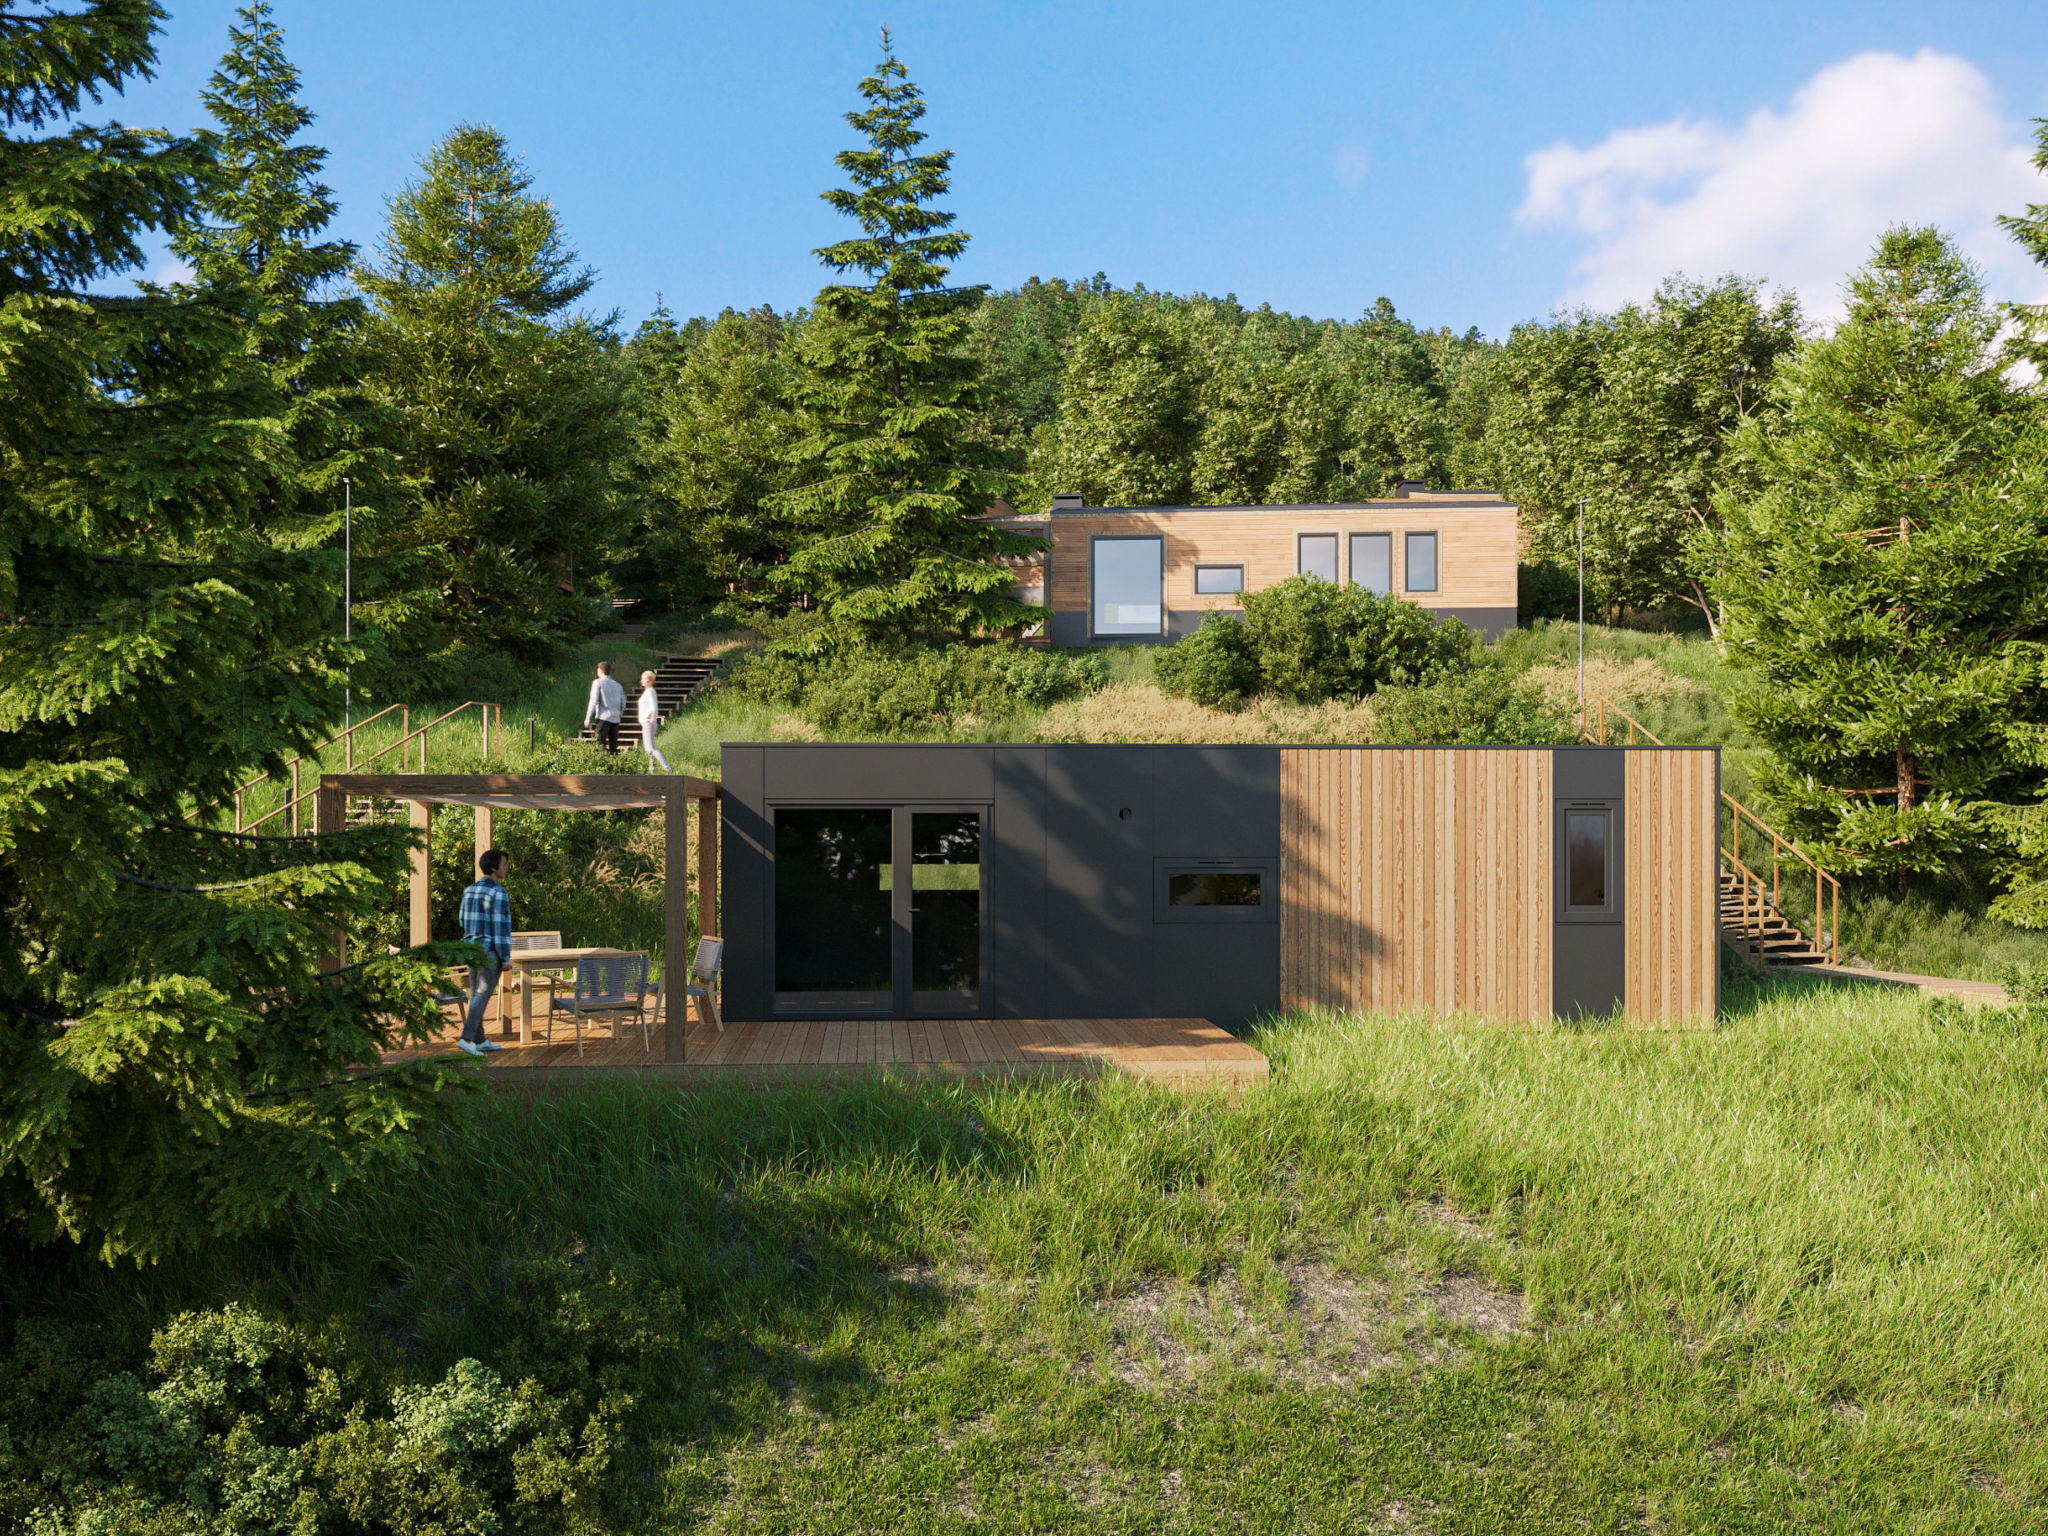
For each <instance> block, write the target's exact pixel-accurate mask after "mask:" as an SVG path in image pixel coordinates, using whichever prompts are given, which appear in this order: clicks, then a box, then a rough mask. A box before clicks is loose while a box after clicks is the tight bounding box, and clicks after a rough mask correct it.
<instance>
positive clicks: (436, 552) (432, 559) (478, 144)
mask: <svg viewBox="0 0 2048 1536" xmlns="http://www.w3.org/2000/svg"><path fill="white" fill-rule="evenodd" d="M422 170H423V173H424V174H423V175H422V176H421V178H420V179H419V180H418V181H417V182H415V183H413V184H412V185H410V186H408V187H407V188H406V189H405V190H404V191H402V192H400V193H399V194H398V195H397V196H396V197H394V198H393V199H392V200H391V204H390V223H389V229H388V232H387V234H386V237H385V242H384V262H383V264H382V265H381V266H380V267H376V268H368V269H364V270H363V271H362V272H361V273H360V274H359V275H360V280H361V282H362V284H363V287H364V288H365V289H366V290H367V291H368V292H369V294H370V296H371V298H372V299H373V300H374V302H375V306H376V312H375V324H374V326H373V340H374V343H375V346H376V351H377V362H376V372H375V375H374V387H375V390H376V392H377V394H378V395H379V397H380V398H382V399H383V400H385V401H386V402H388V403H389V404H391V405H392V406H394V407H396V408H397V409H399V410H401V411H402V412H404V414H405V417H406V421H407V424H408V434H409V440H410V445H411V447H410V453H409V457H408V469H409V470H410V472H411V473H410V480H411V486H412V492H413V498H414V499H413V502H412V505H411V508H410V510H409V511H408V512H407V513H406V514H405V515H404V516H403V517H402V519H401V520H399V522H398V524H397V525H396V526H395V527H393V528H392V529H391V530H390V532H389V533H388V534H387V536H386V539H387V542H386V544H385V545H384V546H382V547H384V548H387V549H389V548H394V547H396V548H417V549H420V550H422V551H423V552H424V553H425V554H426V557H427V559H428V562H429V564H430V566H431V568H432V570H433V573H434V584H435V587H436V589H437V590H439V591H441V592H443V593H445V594H446V598H445V602H444V603H443V605H442V618H443V622H444V624H445V626H446V628H447V630H448V631H449V633H450V634H451V635H452V636H453V638H454V639H455V640H456V641H457V642H459V643H463V644H467V645H471V646H476V647H481V648H483V649H487V650H491V651H495V652H499V653H501V654H505V655H509V656H513V657H515V658H519V659H523V660H529V661H539V660H544V659H546V658H547V657H548V656H549V654H550V653H551V652H553V651H554V650H555V648H556V647H558V646H559V645H560V644H561V643H562V642H564V641H567V640H570V639H573V638H578V637H580V636H581V635H582V634H584V633H586V632H587V631H588V627H589V624H590V621H591V619H592V617H593V616H594V614H595V610H594V608H593V606H592V603H591V602H590V600H589V599H588V598H587V597H586V598H579V597H578V596H577V595H576V594H575V591H574V588H575V584H576V581H577V578H578V574H579V572H580V573H582V574H583V575H585V576H587V575H589V574H590V572H591V571H592V570H593V568H596V567H602V565H603V564H604V563H605V562H606V561H607V560H608V559H610V558H611V556H612V554H613V553H614V551H615V549H616V547H617V546H618V545H619V544H620V543H621V542H622V540H623V536H624V534H625V532H626V530H625V527H624V522H625V500H624V496H623V494H622V493H623V489H624V485H623V472H624V469H625V467H626V466H627V464H628V463H629V462H630V455H631V449H632V443H631V436H630V428H631V419H630V412H629V409H628V396H627V388H628V373H627V369H626V366H625V363H624V360H623V359H622V358H621V357H619V356H618V355H617V354H618V348H617V346H616V343H615V339H614V337H613V334H612V324H613V322H612V319H611V318H609V317H607V318H603V319H592V318H590V317H587V316H582V315H576V316H569V315H566V313H565V312H566V311H567V310H568V309H569V308H570V306H571V305H573V304H575V303H576V301H577V300H578V299H580V298H582V297H583V296H584V295H585V294H586V293H588V292H589V291H590V287H591V285H592V283H594V282H595V281H596V275H595V274H594V273H593V272H592V271H591V270H590V269H589V268H587V267H585V266H582V265H581V264H580V262H579V261H578V259H577V256H576V253H575V252H574V251H573V250H571V249H570V248H569V245H568V243H567V241H566V239H565V238H564V236H563V233H562V228H561V223H560V220H559V219H558V218H557V217H556V214H555V210H554V208H553V207H552V206H550V205H549V204H548V202H547V201H546V200H545V199H543V198H540V197H536V196H534V195H533V194H532V191H531V189H532V186H533V178H532V177H531V176H530V175H528V174H527V172H526V169H525V167H524V166H523V165H522V164H521V163H520V161H519V160H518V158H517V157H516V156H514V155H513V154H512V152H511V150H510V148H509V147H508V146H507V144H506V142H505V137H504V135H503V134H501V133H499V132H498V131H497V130H496V129H495V128H484V127H477V126H475V125H464V126H461V127H458V128H457V129H455V131H454V132H452V133H450V134H449V135H448V137H447V138H446V139H444V140H442V142H441V143H440V144H439V145H437V146H436V147H435V148H434V149H433V150H432V151H431V152H430V153H429V154H428V155H427V157H426V159H425V161H424V162H423V164H422Z"/></svg>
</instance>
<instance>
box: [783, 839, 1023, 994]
mask: <svg viewBox="0 0 2048 1536" xmlns="http://www.w3.org/2000/svg"><path fill="white" fill-rule="evenodd" d="M774 816H775V910H774V934H775V941H774V952H775V1010H776V1012H778V1013H873V1014H894V1015H897V1016H905V1017H914V1016H918V1015H928V1016H945V1015H954V1016H965V1017H972V1016H974V1015H977V1014H980V1013H982V1012H984V1011H985V1010H984V1007H983V1004H984V999H985V987H986V976H987V969H988V931H989V930H988V924H987V921H986V895H985V892H986V889H987V885H986V881H985V880H984V878H983V866H982V851H983V848H984V846H985V842H986V830H987V811H986V808H984V807H978V806H976V807H959V806H948V807H938V806H921V805H919V806H910V805H897V806H848V807H810V806H778V807H776V809H775V812H774Z"/></svg>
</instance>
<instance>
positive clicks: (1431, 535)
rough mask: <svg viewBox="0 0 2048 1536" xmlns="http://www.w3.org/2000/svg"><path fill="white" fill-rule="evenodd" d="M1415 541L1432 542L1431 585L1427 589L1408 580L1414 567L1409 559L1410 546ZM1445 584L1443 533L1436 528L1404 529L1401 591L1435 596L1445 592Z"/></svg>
mask: <svg viewBox="0 0 2048 1536" xmlns="http://www.w3.org/2000/svg"><path fill="white" fill-rule="evenodd" d="M1415 539H1428V540H1429V542H1430V573H1429V576H1430V584H1429V585H1428V586H1426V587H1418V586H1416V585H1415V584H1414V582H1412V581H1410V580H1409V579H1408V577H1409V572H1410V571H1411V570H1412V569H1413V565H1412V563H1411V562H1410V561H1409V559H1408V546H1409V544H1410V542H1411V541H1412V540H1415ZM1443 584H1444V541H1443V534H1442V532H1441V531H1440V530H1438V529H1435V528H1403V529H1402V530H1401V590H1402V591H1403V592H1404V593H1407V592H1422V593H1427V594H1429V595H1430V596H1435V595H1436V594H1437V593H1438V592H1440V591H1442V590H1443Z"/></svg>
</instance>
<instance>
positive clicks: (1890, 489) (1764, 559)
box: [1713, 229, 2048, 875]
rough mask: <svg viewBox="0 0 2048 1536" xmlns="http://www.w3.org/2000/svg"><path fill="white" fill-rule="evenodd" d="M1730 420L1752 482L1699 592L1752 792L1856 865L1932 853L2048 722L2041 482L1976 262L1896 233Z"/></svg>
mask: <svg viewBox="0 0 2048 1536" xmlns="http://www.w3.org/2000/svg"><path fill="white" fill-rule="evenodd" d="M1848 301H1849V302H1848V314H1847V317H1846V318H1845V319H1844V320H1843V322H1842V324H1841V326H1840V327H1839V328H1838V329H1837V330H1836V331H1835V333H1834V334H1833V335H1832V336H1829V337H1825V338H1820V339H1815V340H1812V341H1809V342H1808V343H1806V345H1805V346H1803V347H1802V348H1801V349H1800V351H1799V352H1798V354H1797V355H1796V356H1795V357H1794V358H1793V359H1792V360H1791V361H1790V362H1788V363H1787V364H1785V365H1784V367H1783V369H1782V371H1781V372H1780V374H1779V377H1778V380H1777V384H1776V386H1775V391H1776V394H1777V400H1778V404H1779V405H1780V406H1781V407H1782V409H1783V412H1784V420H1783V425H1782V427H1781V428H1778V429H1775V430H1773V429H1770V428H1769V426H1768V425H1767V424H1768V423H1769V420H1770V418H1768V417H1758V418H1753V419H1752V420H1750V421H1748V422H1746V423H1745V424H1744V425H1743V427H1742V428H1741V429H1740V430H1739V432H1738V434H1737V443H1736V447H1737V451H1738V452H1740V453H1743V454H1744V455H1746V456H1747V457H1749V458H1750V459H1751V460H1752V461H1753V462H1754V464H1755V465H1756V466H1757V468H1758V470H1759V472H1760V473H1761V475H1762V478H1763V489H1762V490H1761V491H1760V492H1759V493H1757V494H1755V495H1752V496H1729V497H1724V498H1723V504H1722V510H1723V514H1724V516H1725V519H1726V528H1725V532H1724V533H1723V535H1722V536H1721V538H1720V539H1719V541H1718V543H1717V546H1716V548H1715V551H1714V553H1715V556H1716V559H1717V565H1718V575H1717V578H1716V580H1715V584H1714V588H1713V595H1714V596H1715V597H1717V598H1718V599H1720V600H1721V601H1722V602H1723V603H1724V604H1725V606H1726V617H1725V620H1724V624H1723V631H1722V633H1723V639H1724V642H1725V644H1726V647H1727V654H1728V657H1729V659H1730V660H1731V661H1732V662H1734V663H1735V664H1736V665H1737V666H1739V667H1741V668H1742V669H1744V671H1746V672H1747V673H1748V674H1749V676H1750V682H1749V685H1748V686H1747V687H1745V688H1744V689H1743V690H1742V691H1741V692H1739V693H1738V694H1737V695H1736V696H1735V697H1734V698H1733V699H1732V700H1731V707H1732V709H1733V710H1734V712H1735V714H1736V715H1737V717H1738V718H1739V719H1741V720H1742V722H1743V723H1744V724H1745V725H1746V726H1748V727H1749V729H1750V730H1751V731H1752V732H1753V733H1754V734H1755V735H1756V736H1757V737H1758V738H1759V739H1760V740H1761V741H1763V742H1764V743H1765V744H1766V745H1767V746H1768V747H1769V748H1770V750H1771V754H1772V756H1771V760H1770V762H1769V763H1768V764H1767V765H1766V768H1765V770H1764V772H1763V773H1762V774H1761V775H1760V777H1761V780H1762V783H1763V787H1764V789H1765V790H1766V792H1767V793H1768V794H1769V795H1770V796H1771V798H1772V799H1773V800H1774V801H1775V802H1776V803H1777V805H1778V806H1779V807H1780V808H1781V810H1782V812H1783V813H1784V814H1785V816H1786V817H1787V819H1788V820H1789V821H1790V822H1791V824H1792V830H1793V831H1794V832H1795V833H1797V834H1799V835H1801V836H1803V837H1805V838H1807V839H1809V840H1810V843H1811V845H1812V847H1813V851H1814V852H1815V854H1816V856H1817V857H1820V858H1822V859H1823V861H1824V862H1827V863H1829V864H1830V865H1832V866H1833V867H1834V868H1836V869H1838V870H1840V871H1843V872H1848V873H1871V874H1896V875H1903V874H1906V873H1909V872H1914V871H1926V870H1932V869H1935V868H1938V867H1940V866H1941V865H1943V864H1944V863H1945V862H1947V861H1948V860H1950V859H1951V858H1953V857H1955V856H1957V855H1958V854H1959V853H1961V852H1962V851H1964V850H1965V849H1967V848H1971V847H1974V846H1976V845H1977V844H1978V843H1979V842H1980V841H1981V830H1982V817H1981V814H1980V811H1979V802H1981V801H1983V800H1986V799H2009V798H2012V797H2013V796H2014V795H2015V793H2016V792H2017V788H2018V785H2017V783H2016V779H2015V775H2016V774H2017V773H2018V771H2019V770H2020V769H2021V767H2022V766H2023V764H2022V761H2021V758H2020V756H2019V755H2017V754H2016V752H2015V750H2014V740H2015V733H2016V732H2017V733H2020V734H2024V733H2025V732H2026V731H2027V729H2028V728H2029V726H2030V725H2037V724H2038V723H2040V722H2042V721H2043V720H2044V719H2048V693H2044V689H2043V685H2042V657H2043V647H2044V645H2048V494H2044V493H2048V482H2044V480H2043V462H2042V454H2041V451H2040V446H2039V440H2038V435H2037V434H2035V433H2033V432H2032V430H2031V429H2030V426H2029V420H2028V413H2026V412H2023V411H2016V410H2014V409H2013V407H2014V405H2015V403H2016V402H2015V396H2014V394H2013V391H2012V388H2011V386H2010V385H2009V384H2008V383H2007V382H2006V380H2005V379H2004V377H2003V376H2002V374H2001V372H2000V370H1999V368H1998V366H1997V359H1996V355H1995V348H1994V338H1995V336H1996V334H1997V329H1998V322H1997V319H1996V317H1995V316H1994V315H1993V313H1992V312H1991V310H1990V308H1989V306H1988V305H1987V304H1986V303H1985V300H1984V295H1983V288H1982V285H1981V283H1980V282H1979V280H1978V277H1977V275H1976V273H1975V272H1974V271H1973V270H1972V269H1971V267H1970V266H1969V264H1968V262H1967V261H1965V260H1964V259H1963V257H1962V256H1961V255H1959V254H1958V253H1957V251H1956V250H1955V248H1954V247H1953V246H1952V245H1951V244H1950V243H1949V242H1948V241H1947V240H1946V239H1944V238H1943V237H1942V236H1941V235H1940V234H1939V233H1938V232H1937V231H1934V230H1932V229H1895V230H1893V231H1891V232H1890V233H1888V234H1887V235H1886V236H1885V237H1884V239H1883V241H1882V242H1881V243H1880V244H1879V246H1878V248H1877V251H1876V254H1875V255H1874V256H1873V257H1872V259H1871V261H1870V263H1869V264H1868V265H1867V266H1866V267H1865V268H1864V269H1863V270H1862V271H1861V272H1859V273H1857V274H1856V276H1855V277H1854V278H1852V279H1851V280H1850V283H1849V289H1848Z"/></svg>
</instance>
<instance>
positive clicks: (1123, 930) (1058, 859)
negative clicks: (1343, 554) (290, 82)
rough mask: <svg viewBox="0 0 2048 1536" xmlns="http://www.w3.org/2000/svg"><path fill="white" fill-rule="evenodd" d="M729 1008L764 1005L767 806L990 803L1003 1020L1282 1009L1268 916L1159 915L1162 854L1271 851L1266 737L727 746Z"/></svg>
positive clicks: (1212, 858)
mask: <svg viewBox="0 0 2048 1536" xmlns="http://www.w3.org/2000/svg"><path fill="white" fill-rule="evenodd" d="M723 755H724V770H723V771H724V775H725V795H724V810H723V816H724V821H725V827H726V842H725V889H726V897H725V899H726V917H725V921H726V926H727V928H728V930H729V932H728V934H727V938H728V940H729V941H730V942H729V947H728V949H727V952H726V953H727V958H726V995H727V1012H728V1014H729V1016H730V1017H732V1018H735V1019H762V1018H767V1017H769V1016H770V1015H771V1012H772V1005H773V992H772V976H771V975H770V968H771V966H772V960H771V956H772V954H773V935H774V913H773V883H774V882H773V834H772V831H771V820H772V816H771V808H772V807H773V806H776V805H790V804H813V805H817V804H824V805H831V804H848V803H865V804H877V803H884V804H887V803H894V804H898V805H901V804H905V803H910V804H915V803H918V802H927V803H951V804H962V805H972V804H987V805H991V806H992V807H993V811H992V815H991V818H990V826H989V843H988V848H987V862H986V865H985V867H984V879H985V880H986V882H987V884H986V886H985V891H986V899H987V907H986V916H985V921H986V922H987V923H988V924H989V926H990V929H991V932H992V959H991V963H990V971H989V974H988V976H987V978H986V990H985V992H984V1002H985V1006H986V1007H987V1008H988V1010H989V1012H990V1013H992V1014H994V1015H995V1016H997V1017H1002V1018H1062V1017H1064V1018H1156V1017H1197V1018H1207V1019H1212V1020H1214V1021H1216V1022H1217V1023H1220V1024H1231V1025H1235V1024H1242V1023H1245V1022H1247V1021H1249V1020H1250V1019H1252V1018H1254V1017H1256V1016H1257V1015H1259V1014H1262V1013H1269V1012H1274V1011H1277V1009H1278V1007H1279V994H1280V955H1279V931H1280V930H1279V923H1278V921H1277V913H1276V914H1274V918H1275V920H1272V921H1256V922H1208V923H1204V922H1183V921H1174V922H1162V921H1159V919H1158V915H1157V913H1156V911H1155V896H1156V892H1155V884H1156V873H1157V866H1158V863H1159V861H1160V860H1161V859H1162V858H1163V859H1168V860H1200V861H1205V862H1207V863H1208V864H1209V865H1211V866H1214V865H1215V863H1216V861H1218V860H1235V861H1241V862H1242V865H1243V867H1246V868H1257V869H1259V870H1260V871H1261V872H1262V873H1263V874H1264V875H1265V877H1266V889H1267V894H1266V898H1265V899H1266V900H1267V901H1269V902H1271V901H1277V899H1278V891H1277V889H1275V888H1274V887H1275V884H1276V882H1275V881H1274V880H1273V878H1272V875H1273V872H1274V871H1276V870H1277V867H1278V859H1279V852H1280V847H1279V844H1280V755H1279V752H1278V750H1277V749H1275V748H1272V747H1150V746H1134V747H1122V746H1026V745H1018V746H1007V745H1006V746H998V747H954V746H942V745H931V746H922V745H910V744H901V745H897V744H890V745H880V744H878V745H875V746H844V747H841V746H831V745H817V746H812V745H804V744H790V745H780V744H777V745H771V746H766V747H762V746H729V747H726V748H725V749H724V754H723Z"/></svg>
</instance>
